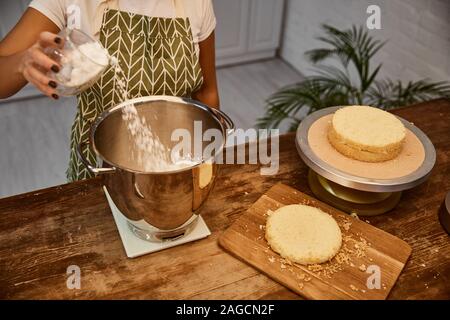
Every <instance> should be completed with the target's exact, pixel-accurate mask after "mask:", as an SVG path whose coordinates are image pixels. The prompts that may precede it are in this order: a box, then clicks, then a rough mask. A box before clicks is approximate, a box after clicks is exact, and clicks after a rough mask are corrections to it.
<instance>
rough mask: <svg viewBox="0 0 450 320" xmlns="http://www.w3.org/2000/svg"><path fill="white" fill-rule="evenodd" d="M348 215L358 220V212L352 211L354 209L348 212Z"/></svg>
mask: <svg viewBox="0 0 450 320" xmlns="http://www.w3.org/2000/svg"><path fill="white" fill-rule="evenodd" d="M350 217H353V218H355V219H356V220H359V217H358V214H357V213H356V212H354V211H353V212H352V213H350Z"/></svg>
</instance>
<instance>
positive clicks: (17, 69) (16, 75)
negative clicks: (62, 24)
mask: <svg viewBox="0 0 450 320" xmlns="http://www.w3.org/2000/svg"><path fill="white" fill-rule="evenodd" d="M58 32H59V28H58V27H57V26H56V25H55V24H54V23H53V22H52V21H51V20H50V19H48V18H47V17H46V16H45V15H43V14H42V13H40V12H39V11H37V10H35V9H33V8H28V9H27V10H26V11H25V13H24V14H23V16H22V18H20V20H19V22H18V23H17V24H16V26H15V27H14V28H13V29H12V30H11V31H10V32H9V33H8V35H7V36H6V37H5V38H4V39H3V40H2V41H0V99H3V98H7V97H10V96H12V95H13V94H15V93H16V92H17V91H19V90H20V89H21V88H22V87H23V86H25V85H26V84H27V82H28V81H29V82H32V83H33V84H34V85H35V86H36V87H37V88H38V89H39V90H41V91H42V92H43V93H44V94H46V95H47V96H53V98H57V96H56V95H55V92H54V91H55V90H54V89H55V88H54V87H55V86H56V84H55V83H54V82H51V79H50V78H48V77H47V76H46V75H45V73H46V72H47V71H48V70H50V69H51V68H52V67H53V70H56V69H58V68H59V66H58V64H57V63H56V62H55V61H53V60H52V59H50V58H49V57H48V56H47V55H46V54H44V52H43V49H44V48H45V47H48V46H52V47H57V46H58V45H60V44H61V39H60V38H58V37H56V35H55V33H58ZM57 39H59V40H57ZM55 40H56V41H55ZM58 42H59V43H58Z"/></svg>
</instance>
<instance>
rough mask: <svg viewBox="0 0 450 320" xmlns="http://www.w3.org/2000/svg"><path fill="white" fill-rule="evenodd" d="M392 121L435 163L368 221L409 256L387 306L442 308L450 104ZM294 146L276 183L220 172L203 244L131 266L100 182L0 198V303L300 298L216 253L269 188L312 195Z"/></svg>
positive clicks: (447, 275)
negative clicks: (71, 279) (73, 272)
mask: <svg viewBox="0 0 450 320" xmlns="http://www.w3.org/2000/svg"><path fill="white" fill-rule="evenodd" d="M394 113H395V114H397V115H399V116H401V117H403V118H405V119H407V120H409V121H411V122H414V124H415V125H417V126H418V127H419V128H420V129H422V130H423V131H424V132H425V133H426V134H427V135H428V137H429V138H430V139H431V141H432V142H433V144H434V146H435V147H436V151H437V163H436V167H435V168H434V170H433V172H432V174H431V176H430V178H429V179H428V180H427V181H426V182H425V183H423V184H422V185H420V186H418V187H416V188H414V189H412V190H408V191H406V192H404V194H403V198H402V200H401V202H400V204H399V205H398V206H397V207H396V208H395V209H394V210H393V211H392V212H390V213H388V214H385V215H382V216H378V217H370V218H367V220H369V221H370V223H371V225H373V226H376V227H377V228H379V229H382V230H384V231H386V232H388V233H391V234H393V235H395V236H397V237H399V238H400V239H402V240H404V241H406V242H407V243H408V244H409V245H410V246H411V247H412V249H413V251H412V255H411V257H410V259H409V261H408V263H407V264H406V267H405V269H404V270H403V272H402V273H401V275H400V277H399V279H398V281H397V283H396V284H395V286H394V288H393V289H392V291H391V293H390V294H389V297H388V298H390V299H447V300H449V299H450V237H449V235H448V234H447V233H445V232H444V230H443V229H442V227H441V225H440V224H439V221H438V215H437V213H438V209H439V206H440V205H441V203H442V202H443V200H444V197H445V194H446V192H447V191H449V190H450V179H449V178H450V102H449V101H447V100H438V101H432V102H429V103H423V104H420V105H416V106H412V107H407V108H403V109H398V110H395V112H394ZM294 138H295V137H294V135H293V134H289V135H284V136H282V137H281V138H280V154H279V161H280V168H279V171H278V174H276V175H273V176H262V175H260V170H259V169H260V167H259V166H258V165H224V166H222V168H221V172H220V174H219V176H218V178H217V181H216V185H215V188H214V190H213V191H212V193H211V196H210V198H209V199H208V201H207V202H206V203H205V206H204V208H203V217H204V219H205V221H206V223H207V224H208V226H209V228H210V229H211V231H212V235H211V236H210V237H208V238H206V239H203V240H200V241H197V242H194V243H190V244H186V245H183V246H179V247H175V248H172V249H170V250H165V251H161V252H157V253H154V254H151V255H147V256H143V257H140V258H138V259H127V258H126V255H125V252H124V249H123V247H122V243H121V241H120V238H119V234H118V231H117V228H116V226H115V224H114V220H113V217H112V214H111V211H110V209H109V207H108V204H107V202H106V199H105V196H104V194H103V191H102V188H101V187H102V181H101V179H100V178H96V179H91V180H86V181H80V182H76V183H72V184H67V185H62V186H57V187H53V188H48V189H44V190H39V191H35V192H31V193H27V194H22V195H18V196H14V197H9V198H4V199H0V298H2V299H19V298H25V299H30V298H33V299H36V298H38V299H52V298H57V299H62V298H66V299H71V298H88V299H108V298H115V299H130V298H137V299H148V298H152V299H170V298H171V299H184V298H186V299H300V296H299V295H297V294H296V293H294V292H292V291H290V290H289V289H287V288H286V287H284V286H282V285H280V284H278V283H277V282H276V281H273V280H271V279H270V278H269V277H267V276H266V275H264V274H262V273H260V272H259V271H258V270H256V269H254V268H253V267H251V266H249V265H248V264H246V263H243V262H242V261H240V260H238V259H236V258H234V257H233V256H231V255H230V254H228V253H226V252H225V251H224V250H223V249H222V248H220V247H219V245H218V237H219V236H220V235H221V233H222V232H223V231H224V230H225V229H227V228H228V227H229V226H230V225H231V224H232V223H233V222H234V221H236V219H238V218H239V217H240V216H241V215H242V213H243V212H245V211H246V210H247V209H248V208H249V207H250V206H251V205H252V204H253V203H254V202H255V201H256V200H257V199H258V198H260V197H261V196H262V195H263V194H264V193H265V192H267V190H269V189H270V188H271V187H272V186H273V185H275V184H277V183H279V182H281V183H284V184H287V185H289V186H292V187H294V188H295V189H297V190H299V191H301V192H303V193H306V194H308V195H311V191H310V190H309V187H308V184H307V172H308V171H307V167H306V166H305V164H304V163H303V162H302V161H301V160H300V157H299V156H298V154H297V151H296V148H295V143H294ZM2 152H7V150H3V151H2ZM2 183H7V182H5V181H2ZM70 265H77V266H79V267H80V269H81V289H80V290H76V289H75V290H70V289H68V288H67V286H66V281H67V274H66V271H67V268H68V266H70Z"/></svg>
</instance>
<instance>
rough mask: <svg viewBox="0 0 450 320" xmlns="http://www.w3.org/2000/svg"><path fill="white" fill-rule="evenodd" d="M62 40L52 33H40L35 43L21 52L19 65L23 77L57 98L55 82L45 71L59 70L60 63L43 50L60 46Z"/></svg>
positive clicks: (49, 95) (48, 94)
mask: <svg viewBox="0 0 450 320" xmlns="http://www.w3.org/2000/svg"><path fill="white" fill-rule="evenodd" d="M62 42H63V39H61V38H60V37H58V36H57V35H56V34H54V33H51V32H47V31H44V32H42V33H40V35H39V38H38V40H37V41H36V43H35V44H34V45H32V46H31V47H30V48H28V49H27V50H25V51H24V52H23V55H22V59H21V62H20V65H19V71H20V72H21V73H22V75H23V77H24V78H25V79H26V80H27V81H28V82H30V83H32V84H33V85H35V86H36V88H38V89H39V90H40V91H41V92H42V93H44V94H45V95H46V96H48V97H52V98H53V99H58V98H59V97H58V95H57V94H56V87H57V83H56V82H55V81H54V80H53V79H51V78H50V77H48V75H47V73H48V72H49V71H53V72H55V73H57V72H59V70H60V65H59V64H58V63H57V62H56V61H55V60H53V59H51V58H50V57H49V56H48V55H47V54H45V50H46V49H48V48H49V49H57V48H61V47H62V45H63V43H62Z"/></svg>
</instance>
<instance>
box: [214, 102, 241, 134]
mask: <svg viewBox="0 0 450 320" xmlns="http://www.w3.org/2000/svg"><path fill="white" fill-rule="evenodd" d="M210 109H211V111H212V112H213V113H214V115H215V116H216V117H217V118H218V119H219V121H220V122H221V123H223V124H224V125H225V127H226V129H227V135H229V134H231V133H232V132H233V131H234V129H235V126H234V122H233V120H231V118H230V117H229V116H227V115H226V114H225V113H224V112H222V111H221V110H219V109H216V108H210Z"/></svg>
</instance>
